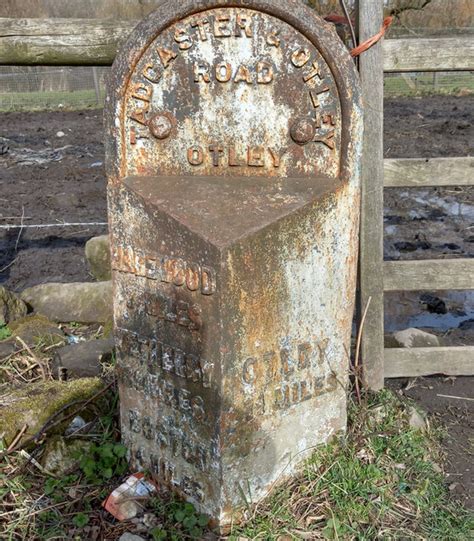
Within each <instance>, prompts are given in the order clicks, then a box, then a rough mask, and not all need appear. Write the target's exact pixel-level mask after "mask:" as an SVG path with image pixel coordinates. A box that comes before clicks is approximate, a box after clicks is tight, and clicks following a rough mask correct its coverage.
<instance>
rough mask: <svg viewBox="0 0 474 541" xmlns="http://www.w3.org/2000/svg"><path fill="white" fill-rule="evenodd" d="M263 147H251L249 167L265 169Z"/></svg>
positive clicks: (249, 150)
mask: <svg viewBox="0 0 474 541" xmlns="http://www.w3.org/2000/svg"><path fill="white" fill-rule="evenodd" d="M263 151H264V150H263V147H253V148H252V147H249V149H248V165H249V167H265V163H264V160H263Z"/></svg>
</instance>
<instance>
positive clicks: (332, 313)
mask: <svg viewBox="0 0 474 541" xmlns="http://www.w3.org/2000/svg"><path fill="white" fill-rule="evenodd" d="M361 136H362V111H361V99H360V90H359V83H358V77H357V73H356V70H355V68H354V65H353V62H352V60H351V58H350V56H349V53H348V52H347V51H346V49H345V48H344V46H343V44H342V43H341V41H340V40H339V38H338V36H337V34H336V32H335V31H334V29H333V27H332V26H331V25H329V24H328V23H326V22H324V21H323V20H322V19H320V18H319V17H317V16H316V15H315V14H314V12H313V11H312V10H310V9H309V8H307V7H306V6H305V5H303V2H300V1H298V0H232V1H229V2H225V1H223V0H181V1H180V2H174V1H171V0H169V1H165V2H163V3H161V4H160V6H159V8H158V9H157V11H155V12H154V13H153V14H151V15H150V16H149V17H148V18H147V19H146V20H145V21H143V22H142V23H141V24H140V25H139V26H138V27H137V28H136V29H135V30H134V32H133V33H132V35H131V36H130V38H129V40H128V42H127V43H126V45H125V46H124V47H123V49H122V50H121V52H120V53H119V55H118V57H117V59H116V61H115V63H114V66H113V68H112V74H111V78H110V80H109V87H108V96H107V101H106V154H107V174H108V200H109V221H110V231H111V251H112V268H113V285H114V314H115V339H116V344H117V350H118V354H117V355H118V358H117V375H118V379H119V389H120V402H121V419H122V434H123V440H124V442H125V444H126V445H127V446H128V449H129V453H130V461H131V464H132V467H133V468H137V469H146V470H148V471H151V472H152V473H153V475H154V476H155V478H157V479H158V480H160V481H161V483H162V484H165V485H167V486H169V487H170V488H171V489H172V490H174V491H176V492H177V493H178V494H180V495H182V496H183V497H184V498H186V499H187V500H189V501H191V502H192V503H194V504H195V505H196V506H197V508H198V509H199V510H200V511H201V512H203V513H207V514H208V515H210V516H211V518H212V520H213V523H214V525H215V526H216V528H218V529H220V530H221V531H226V530H227V529H228V528H229V525H230V524H231V522H232V521H237V520H239V518H240V517H241V516H242V514H241V512H242V509H243V508H244V507H245V504H246V502H257V501H259V500H260V499H262V498H263V497H265V496H266V495H267V493H268V492H269V491H270V489H271V488H272V487H273V486H275V484H276V482H277V481H278V482H280V481H283V480H284V479H285V478H288V477H289V476H292V475H294V474H295V472H296V471H297V469H298V467H299V466H300V464H301V462H302V461H303V460H304V459H305V458H307V457H308V455H309V454H310V453H311V450H312V449H313V448H314V446H315V445H317V444H320V443H323V442H325V441H327V439H328V438H329V437H331V436H332V435H333V434H335V433H337V432H338V431H341V430H344V428H345V426H346V384H347V381H348V359H347V351H348V350H349V346H350V333H351V322H352V313H353V306H354V292H355V280H356V263H357V244H358V220H359V216H358V209H359V195H360V185H359V169H360V153H361Z"/></svg>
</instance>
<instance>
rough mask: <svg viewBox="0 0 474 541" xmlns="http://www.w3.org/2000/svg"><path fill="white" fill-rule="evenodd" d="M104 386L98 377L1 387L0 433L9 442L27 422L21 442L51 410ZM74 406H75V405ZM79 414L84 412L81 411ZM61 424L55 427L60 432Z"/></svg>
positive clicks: (32, 432) (46, 418)
mask: <svg viewBox="0 0 474 541" xmlns="http://www.w3.org/2000/svg"><path fill="white" fill-rule="evenodd" d="M102 387H103V383H102V382H101V381H100V379H98V378H87V379H86V378H85V379H78V380H73V381H70V382H66V383H63V382H58V381H43V382H34V383H29V384H28V385H22V386H19V387H15V388H11V387H9V388H3V389H2V395H1V396H0V435H3V437H4V438H5V441H6V442H7V444H9V443H10V442H11V441H12V440H13V438H14V437H15V436H16V434H17V433H18V432H19V431H20V430H21V429H22V428H23V426H24V425H25V424H26V425H27V426H28V428H27V430H26V432H25V434H24V436H23V438H22V441H23V440H25V439H28V438H29V437H31V436H33V435H34V434H35V433H36V432H37V431H38V430H39V429H40V428H41V427H42V426H43V424H44V423H45V422H46V421H47V420H48V419H49V417H51V416H52V415H53V414H54V413H56V412H57V411H59V410H60V409H61V408H62V407H64V406H66V405H67V404H70V403H71V402H74V401H76V400H87V399H88V398H90V397H91V396H93V395H94V394H95V393H97V392H98V391H99V390H100V389H101V388H102ZM73 407H76V408H77V404H76V405H75V406H73ZM81 415H83V413H82V412H81ZM62 428H63V427H58V429H57V430H58V431H61V430H62Z"/></svg>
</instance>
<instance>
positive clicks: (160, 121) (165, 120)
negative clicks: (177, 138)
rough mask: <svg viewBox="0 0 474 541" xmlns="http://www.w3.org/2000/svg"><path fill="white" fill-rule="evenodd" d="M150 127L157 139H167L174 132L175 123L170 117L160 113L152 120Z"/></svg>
mask: <svg viewBox="0 0 474 541" xmlns="http://www.w3.org/2000/svg"><path fill="white" fill-rule="evenodd" d="M148 127H149V128H150V131H151V133H152V134H153V135H154V136H155V137H156V138H157V139H167V138H168V137H169V136H170V135H171V131H172V130H173V123H172V122H171V120H170V118H169V116H168V115H165V114H163V113H158V114H157V115H155V116H153V117H152V118H151V120H150V122H149V123H148Z"/></svg>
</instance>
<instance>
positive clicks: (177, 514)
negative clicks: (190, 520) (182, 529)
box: [174, 509, 186, 522]
mask: <svg viewBox="0 0 474 541" xmlns="http://www.w3.org/2000/svg"><path fill="white" fill-rule="evenodd" d="M185 517H186V514H185V512H184V511H183V510H182V509H179V510H178V511H176V512H175V514H174V519H175V520H176V522H183V519H184V518H185Z"/></svg>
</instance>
